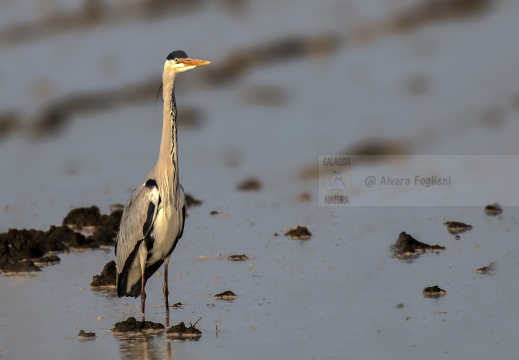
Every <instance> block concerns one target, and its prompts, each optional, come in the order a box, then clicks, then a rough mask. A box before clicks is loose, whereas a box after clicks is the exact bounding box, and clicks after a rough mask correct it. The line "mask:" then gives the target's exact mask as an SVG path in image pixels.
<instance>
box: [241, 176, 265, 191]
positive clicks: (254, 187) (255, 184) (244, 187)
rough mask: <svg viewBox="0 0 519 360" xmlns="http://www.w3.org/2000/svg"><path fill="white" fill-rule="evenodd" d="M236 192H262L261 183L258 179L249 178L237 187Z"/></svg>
mask: <svg viewBox="0 0 519 360" xmlns="http://www.w3.org/2000/svg"><path fill="white" fill-rule="evenodd" d="M236 190H239V191H258V190H261V183H260V182H259V180H258V179H255V178H249V179H245V180H244V181H243V182H241V183H239V184H238V185H237V186H236Z"/></svg>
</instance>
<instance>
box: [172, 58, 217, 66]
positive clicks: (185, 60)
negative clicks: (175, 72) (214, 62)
mask: <svg viewBox="0 0 519 360" xmlns="http://www.w3.org/2000/svg"><path fill="white" fill-rule="evenodd" d="M177 61H178V62H181V63H182V64H184V65H186V66H204V65H208V64H210V63H211V62H210V61H207V60H198V59H190V58H181V59H177Z"/></svg>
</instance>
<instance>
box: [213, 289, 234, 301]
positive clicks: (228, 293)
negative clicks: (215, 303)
mask: <svg viewBox="0 0 519 360" xmlns="http://www.w3.org/2000/svg"><path fill="white" fill-rule="evenodd" d="M237 297H238V296H237V295H236V294H235V293H233V292H232V291H231V290H226V291H224V292H223V293H219V294H216V295H215V296H214V298H215V299H216V300H234V299H236V298H237Z"/></svg>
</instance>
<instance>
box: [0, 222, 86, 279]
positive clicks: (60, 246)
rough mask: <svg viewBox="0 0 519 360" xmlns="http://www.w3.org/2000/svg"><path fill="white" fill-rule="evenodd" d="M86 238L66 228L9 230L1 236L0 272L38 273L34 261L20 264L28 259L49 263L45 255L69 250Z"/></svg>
mask: <svg viewBox="0 0 519 360" xmlns="http://www.w3.org/2000/svg"><path fill="white" fill-rule="evenodd" d="M84 238H85V237H84V236H83V235H81V234H78V233H76V232H74V231H73V230H71V229H69V228H68V227H66V226H60V227H56V226H51V227H50V229H49V231H46V232H45V231H41V230H34V229H30V230H26V229H22V230H17V229H9V230H8V231H7V232H6V233H2V234H0V271H2V272H3V271H6V272H7V271H8V272H16V271H17V269H19V271H20V272H26V270H27V269H29V270H31V269H32V270H31V271H38V270H36V268H35V267H34V266H36V265H34V263H33V262H32V261H31V263H28V262H25V263H21V264H19V262H20V261H22V260H27V259H37V260H42V262H47V260H49V259H46V260H44V259H45V258H43V255H44V254H45V253H48V252H57V251H64V250H68V248H69V247H70V244H72V243H74V242H80V241H82V240H83V239H84ZM54 260H55V259H54ZM58 261H59V259H58ZM33 265H34V266H33ZM38 269H39V268H38Z"/></svg>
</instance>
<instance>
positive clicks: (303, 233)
mask: <svg viewBox="0 0 519 360" xmlns="http://www.w3.org/2000/svg"><path fill="white" fill-rule="evenodd" d="M285 236H286V237H289V238H291V239H292V240H307V239H310V237H311V236H312V233H311V232H310V231H309V230H308V228H307V227H306V226H296V227H295V228H292V229H290V230H289V231H287V232H286V233H285Z"/></svg>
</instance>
